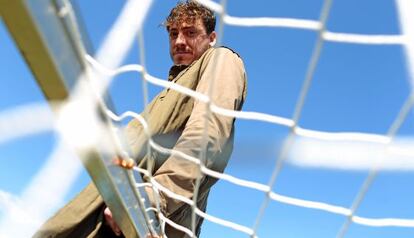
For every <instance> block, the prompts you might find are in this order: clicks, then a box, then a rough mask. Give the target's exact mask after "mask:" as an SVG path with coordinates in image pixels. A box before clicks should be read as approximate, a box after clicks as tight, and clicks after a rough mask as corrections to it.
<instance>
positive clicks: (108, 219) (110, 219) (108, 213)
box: [104, 207, 122, 236]
mask: <svg viewBox="0 0 414 238" xmlns="http://www.w3.org/2000/svg"><path fill="white" fill-rule="evenodd" d="M104 217H105V221H106V224H107V225H108V226H109V227H110V228H111V229H112V231H113V232H114V233H115V235H116V236H120V235H121V234H122V231H121V229H120V228H119V226H118V225H117V224H116V222H115V220H114V218H113V217H112V212H111V210H109V208H108V207H106V208H105V210H104Z"/></svg>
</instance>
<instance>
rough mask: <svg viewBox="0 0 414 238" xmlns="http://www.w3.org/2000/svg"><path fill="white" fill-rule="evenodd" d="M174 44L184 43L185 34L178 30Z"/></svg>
mask: <svg viewBox="0 0 414 238" xmlns="http://www.w3.org/2000/svg"><path fill="white" fill-rule="evenodd" d="M175 44H176V45H184V44H185V36H184V34H183V33H181V32H179V33H178V35H177V39H176V40H175Z"/></svg>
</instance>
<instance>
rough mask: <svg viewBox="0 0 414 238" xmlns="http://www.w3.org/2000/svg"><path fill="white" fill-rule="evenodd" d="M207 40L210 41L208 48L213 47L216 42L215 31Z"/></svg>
mask: <svg viewBox="0 0 414 238" xmlns="http://www.w3.org/2000/svg"><path fill="white" fill-rule="evenodd" d="M208 38H209V40H210V46H214V45H215V44H216V41H217V34H216V32H215V31H213V32H211V33H210V35H209V36H208Z"/></svg>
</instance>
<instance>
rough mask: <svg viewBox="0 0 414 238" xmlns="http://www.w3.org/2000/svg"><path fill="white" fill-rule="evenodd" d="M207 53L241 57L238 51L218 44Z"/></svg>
mask: <svg viewBox="0 0 414 238" xmlns="http://www.w3.org/2000/svg"><path fill="white" fill-rule="evenodd" d="M208 54H210V55H214V54H220V55H223V56H227V57H237V58H241V57H240V55H239V53H237V52H236V51H235V50H233V49H232V48H230V47H227V46H219V47H214V48H211V49H210V50H209V52H208Z"/></svg>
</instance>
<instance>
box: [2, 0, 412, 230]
mask: <svg viewBox="0 0 414 238" xmlns="http://www.w3.org/2000/svg"><path fill="white" fill-rule="evenodd" d="M5 2H6V1H5ZM58 2H59V1H58ZM61 2H65V1H61ZM199 2H200V3H201V4H203V5H205V6H207V7H209V8H210V9H212V10H213V11H214V12H215V13H216V15H217V17H218V19H219V21H218V25H217V27H216V30H217V31H218V34H219V40H218V44H223V45H228V46H230V47H232V48H234V49H235V50H236V51H237V52H238V53H240V55H241V56H242V58H243V60H244V62H245V65H246V69H247V74H248V85H249V90H248V96H247V100H246V105H245V108H244V109H243V110H242V111H231V110H226V109H223V108H220V107H218V106H216V105H214V104H213V103H211V102H210V101H209V96H208V95H203V94H200V93H197V92H195V91H192V90H189V89H188V88H185V87H182V86H179V85H177V84H174V83H171V82H168V81H167V80H165V77H164V75H166V73H165V72H167V70H168V66H167V65H168V64H170V63H169V61H168V48H167V47H168V44H167V43H168V42H167V35H166V34H165V33H164V32H163V31H164V29H162V28H157V24H159V23H161V22H162V21H163V20H164V17H165V16H166V15H167V14H168V10H169V9H170V8H171V7H172V6H174V5H173V4H175V2H174V3H165V2H164V1H152V0H145V1H138V0H129V1H125V2H124V3H123V4H124V5H122V4H120V3H119V2H118V3H106V2H105V3H102V7H105V6H106V7H108V9H107V10H108V11H109V10H111V11H115V10H119V15H118V16H116V19H115V16H113V17H110V16H108V11H103V10H97V12H96V16H95V15H94V12H93V10H91V6H95V5H94V4H91V3H81V1H79V2H77V3H78V4H79V5H80V10H81V11H84V12H83V13H84V14H83V15H84V17H85V22H86V28H88V27H89V29H88V30H89V31H91V32H89V34H91V35H92V37H94V36H96V39H95V38H93V39H92V41H94V42H99V43H101V44H100V45H101V46H100V47H99V49H98V50H97V52H96V54H94V55H89V54H87V53H86V52H84V53H85V54H84V55H83V56H84V59H83V60H84V62H85V63H86V64H87V70H86V73H84V74H82V76H81V78H80V80H78V82H80V83H78V84H77V85H76V86H74V87H73V90H72V91H71V95H70V97H69V99H68V100H64V101H59V102H50V103H51V105H52V107H53V108H58V109H57V111H59V114H58V115H59V116H58V117H57V119H56V120H54V119H53V116H52V113H51V111H50V109H49V106H48V105H47V104H46V103H36V104H28V105H24V106H20V107H14V108H11V109H7V110H2V111H0V144H7V143H9V142H10V141H14V140H17V139H18V138H24V137H30V136H33V135H34V134H38V133H42V132H45V131H54V132H55V133H56V135H57V137H58V139H57V143H56V145H55V146H54V149H53V152H52V153H50V154H51V155H50V159H47V160H46V162H45V163H44V165H43V167H42V168H39V169H38V172H37V173H36V174H37V175H35V176H33V177H32V178H33V179H32V180H31V181H30V183H29V184H28V185H26V186H25V189H23V192H21V193H19V195H13V193H11V192H7V190H6V189H3V188H2V187H1V186H2V184H1V183H0V215H2V216H0V237H1V238H3V237H4V238H6V237H15V236H14V235H16V234H17V236H23V237H24V236H28V235H30V234H31V233H30V232H34V231H35V229H36V228H37V227H38V226H39V224H41V222H43V221H44V220H45V219H46V218H47V217H48V216H49V215H50V214H51V213H53V212H54V211H56V209H57V208H58V207H59V206H61V205H62V204H63V200H65V199H67V198H66V195H65V194H66V193H68V191H69V190H70V189H71V186H73V184H74V183H76V180H77V178H78V176H79V173H81V170H82V166H81V164H80V163H79V162H78V161H77V159H76V155H74V152H73V151H72V149H69V148H77V149H78V151H79V150H80V151H81V153H87V151H88V150H89V149H91V148H96V147H98V148H99V150H100V151H101V153H103V154H105V153H107V154H115V153H119V151H122V143H121V141H119V140H118V137H116V136H114V135H112V134H111V133H113V134H116V131H117V129H116V128H114V127H112V126H108V125H112V124H111V123H109V124H107V123H102V122H101V119H102V118H100V116H102V115H100V114H95V113H94V110H91V108H95V107H96V105H99V108H100V110H101V112H102V114H104V115H103V116H102V117H103V118H107V119H110V120H111V121H112V123H113V124H115V125H122V124H124V123H125V122H127V121H128V120H130V119H132V118H136V119H138V120H139V121H140V122H141V123H142V125H143V127H144V129H145V128H146V123H147V122H146V121H145V119H144V118H143V117H141V116H140V115H139V112H138V111H139V110H141V109H142V108H143V107H144V106H145V104H146V103H147V102H148V101H149V98H150V97H151V96H152V95H154V94H155V93H156V92H157V91H159V89H161V88H170V89H171V90H176V91H178V92H180V93H183V94H186V95H189V96H191V97H194V98H196V99H197V100H200V101H203V102H206V103H208V105H209V107H208V110H209V113H217V114H221V115H226V116H231V117H235V118H237V120H236V121H237V123H236V138H239V139H236V143H235V148H234V153H233V156H232V159H231V161H230V163H229V166H228V167H227V168H226V171H225V173H219V172H216V171H213V170H211V169H209V168H207V167H205V166H204V165H203V164H202V163H201V162H200V159H199V158H193V157H191V156H188V155H185V154H183V153H182V152H180V151H174V150H170V149H167V148H163V147H161V146H160V145H157V144H156V143H155V142H154V141H152V140H150V146H151V148H152V149H153V150H157V151H160V152H162V153H167V154H176V155H178V156H180V157H181V158H182V159H186V160H189V161H192V162H194V163H196V164H197V165H199V167H200V172H201V173H203V174H205V175H207V176H211V177H214V178H217V179H219V182H218V183H217V185H215V187H213V189H212V192H211V197H210V200H209V205H208V208H207V212H206V213H205V212H203V211H201V210H200V209H199V208H197V207H196V206H195V203H194V201H196V200H197V198H196V197H195V198H194V199H193V200H189V199H186V198H185V197H182V196H180V195H179V194H174V193H172V192H171V191H169V190H168V189H167V188H165V187H163V186H162V185H161V184H159V183H157V182H156V181H155V180H154V179H153V178H152V177H151V174H149V173H147V172H146V171H145V170H142V169H139V168H134V171H135V173H141V174H145V175H146V176H148V177H149V182H147V183H140V182H138V183H137V184H135V186H134V185H132V186H130V188H131V191H134V190H135V189H139V188H142V187H143V186H151V187H153V188H154V189H155V190H160V191H163V192H164V193H165V194H167V195H168V196H171V197H174V198H176V199H179V200H182V201H183V202H185V203H187V204H189V205H190V206H191V207H192V211H193V213H194V214H196V215H198V216H201V217H203V218H204V219H205V222H204V225H203V228H202V234H201V236H202V237H217V236H219V237H411V236H412V235H413V234H414V214H413V211H414V210H413V209H414V204H413V202H412V199H413V198H414V193H413V192H412V189H411V183H412V182H413V181H414V175H413V171H414V149H413V148H414V147H413V145H414V143H413V142H414V141H413V135H414V126H413V125H412V119H414V118H413V113H412V107H413V104H414V94H413V93H412V88H413V87H412V86H413V85H414V17H413V16H414V14H413V13H414V2H413V1H411V0H396V1H384V2H382V3H378V6H375V7H374V6H373V5H375V4H377V3H376V2H375V1H369V2H370V3H369V4H373V5H366V4H368V3H358V1H350V2H348V3H344V1H331V0H325V1H316V0H315V1H299V0H298V1H294V2H290V3H286V1H273V2H269V1H258V2H257V3H256V2H250V1H249V2H247V1H246V2H241V1H235V0H234V1H230V0H228V1H226V0H223V1H220V2H218V1H211V0H199ZM287 2H288V1H287ZM385 2H386V3H385ZM95 4H96V3H95ZM295 4H297V5H295ZM64 6H66V5H64ZM390 6H391V7H390ZM111 8H113V9H111ZM341 9H346V10H341ZM60 10H61V11H57V12H56V14H60V16H65V14H70V11H73V9H72V8H62V9H60ZM88 10H89V11H91V12H87V11H88ZM283 10H285V11H286V12H283ZM99 11H102V12H99ZM375 11H379V12H380V13H378V15H375ZM68 12H69V13H68ZM256 12H257V13H256ZM261 12H265V13H266V14H260V13H261ZM290 13H291V14H292V15H293V16H290V15H289V14H290ZM112 14H115V13H112ZM116 14H118V12H117V13H116ZM116 14H115V15H116ZM344 16H347V17H344ZM341 17H342V18H341ZM94 18H97V19H94ZM112 18H114V20H113V21H112ZM371 18H372V19H371ZM103 19H105V20H107V21H108V22H106V23H102V22H100V21H101V20H103ZM390 19H392V22H393V23H389V20H390ZM110 21H111V22H110ZM361 21H363V22H361ZM98 22H99V23H100V24H102V25H105V24H106V25H107V27H109V26H110V28H108V29H109V30H107V32H106V33H105V34H103V33H101V32H100V31H99V30H97V28H96V27H97V26H100V25H99V24H98ZM370 23H371V25H370ZM381 24H389V25H386V26H383V25H381ZM379 25H380V26H379ZM335 27H338V29H345V30H344V31H342V30H337V29H336V28H335ZM353 27H355V29H357V32H353V31H352V29H354V28H353ZM365 29H369V32H368V33H364V32H363V30H365ZM75 31H78V29H75ZM154 32H155V33H154ZM163 34H164V38H161V39H160V37H159V36H160V35H163ZM98 35H100V37H101V38H98ZM103 35H105V37H103ZM78 40H79V42H78V43H77V44H85V42H83V40H84V39H78ZM96 44H98V43H96ZM137 61H138V62H139V63H136V62H137ZM160 68H162V69H164V71H165V72H164V71H161V70H159V69H160ZM85 78H88V80H89V81H88V85H86V86H85V85H83V83H82V82H84V81H85ZM85 88H86V89H85ZM125 89H128V91H127V92H125V91H124V90H125ZM106 94H109V95H110V96H111V97H112V99H113V101H114V105H115V107H116V108H117V111H114V110H112V105H105V100H104V99H103V98H104V96H103V95H106ZM119 98H122V99H119ZM138 104H139V105H138ZM137 105H138V106H137ZM209 113H207V115H208V114H209ZM27 118H30V121H29V122H28V120H27ZM107 134H111V136H108V137H111V140H109V141H108V140H103V139H102V137H103V136H107ZM108 143H112V145H108ZM1 148H2V147H1V146H0V151H1ZM121 153H124V154H127V152H126V151H122V152H121ZM2 164H3V165H6V164H7V162H6V161H5V160H2ZM62 171H65V173H62ZM131 174H132V172H131ZM131 174H129V175H131ZM50 178H53V179H50ZM129 178H131V177H129ZM123 182H124V183H128V182H127V181H123ZM197 189H198V188H197ZM52 194H54V195H53V196H52ZM56 194H57V195H56ZM137 196H138V197H139V198H141V197H140V195H137ZM50 197H53V199H51V198H50ZM148 210H151V209H148ZM155 210H156V209H155ZM143 213H144V214H146V213H145V211H144V212H143ZM143 218H144V219H145V221H141V220H139V219H141V218H139V219H138V218H137V219H135V220H134V219H133V218H132V220H134V221H137V220H139V222H141V223H143V226H144V227H147V228H145V229H149V230H150V231H151V232H159V231H158V230H157V229H156V228H155V230H154V228H152V225H151V224H153V221H151V215H143ZM157 219H158V220H159V221H160V222H161V224H163V223H168V224H169V225H171V226H173V227H175V228H176V229H179V230H182V231H183V232H185V233H187V234H188V235H189V236H192V237H194V236H195V235H194V233H195V229H196V228H195V227H190V228H188V227H182V226H180V225H177V224H175V223H174V222H173V221H171V220H169V219H168V218H166V217H165V216H164V215H163V214H162V213H159V212H158V213H157ZM21 226H25V227H27V229H26V230H25V231H22V230H19V227H21ZM148 227H149V228H148ZM161 230H162V229H161ZM160 232H162V231H160Z"/></svg>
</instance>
